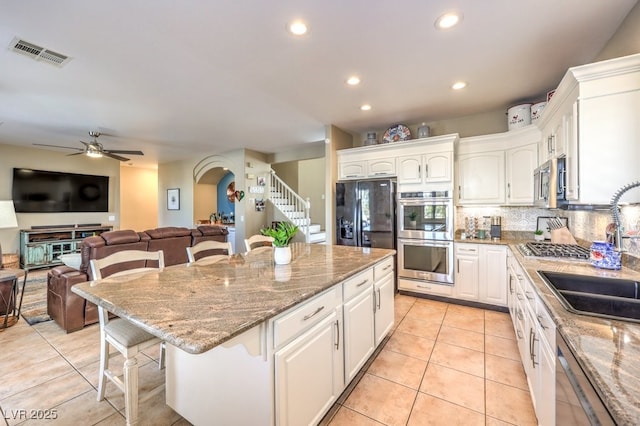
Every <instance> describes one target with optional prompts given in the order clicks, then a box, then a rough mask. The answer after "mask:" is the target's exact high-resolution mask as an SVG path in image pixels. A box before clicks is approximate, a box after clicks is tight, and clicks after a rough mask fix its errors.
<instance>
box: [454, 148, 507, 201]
mask: <svg viewBox="0 0 640 426" xmlns="http://www.w3.org/2000/svg"><path fill="white" fill-rule="evenodd" d="M504 172H505V170H504V151H492V152H479V153H475V154H466V155H460V156H459V157H458V198H457V201H458V205H467V204H502V203H504V194H505V187H504V181H505V180H504Z"/></svg>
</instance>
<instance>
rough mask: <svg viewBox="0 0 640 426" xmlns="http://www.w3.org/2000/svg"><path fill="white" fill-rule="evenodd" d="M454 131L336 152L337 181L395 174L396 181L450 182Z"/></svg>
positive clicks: (419, 182)
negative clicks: (441, 134)
mask: <svg viewBox="0 0 640 426" xmlns="http://www.w3.org/2000/svg"><path fill="white" fill-rule="evenodd" d="M458 139H459V138H458V135H457V134H451V135H444V136H435V137H431V138H424V139H416V140H412V141H405V142H402V143H394V144H381V145H371V146H362V147H358V148H350V149H342V150H339V151H337V156H338V178H339V179H341V180H348V179H363V178H377V177H392V176H397V177H398V184H405V185H407V184H408V185H413V184H425V183H450V182H451V181H452V170H453V147H454V144H455V142H456V141H457V140H458Z"/></svg>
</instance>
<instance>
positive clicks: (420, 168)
mask: <svg viewBox="0 0 640 426" xmlns="http://www.w3.org/2000/svg"><path fill="white" fill-rule="evenodd" d="M418 177H419V178H422V166H418Z"/></svg>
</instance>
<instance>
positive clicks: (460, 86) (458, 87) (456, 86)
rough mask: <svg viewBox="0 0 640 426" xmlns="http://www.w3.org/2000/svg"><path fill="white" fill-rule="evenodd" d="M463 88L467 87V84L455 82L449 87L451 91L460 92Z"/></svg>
mask: <svg viewBox="0 0 640 426" xmlns="http://www.w3.org/2000/svg"><path fill="white" fill-rule="evenodd" d="M465 87H467V83H465V82H464V81H457V82H455V83H453V85H452V86H451V88H452V89H453V90H462V89H464V88H465Z"/></svg>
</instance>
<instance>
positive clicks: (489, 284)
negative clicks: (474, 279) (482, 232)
mask: <svg viewBox="0 0 640 426" xmlns="http://www.w3.org/2000/svg"><path fill="white" fill-rule="evenodd" d="M480 259H481V260H480V263H479V272H480V273H479V276H480V283H481V285H480V294H479V299H478V300H479V301H480V302H483V303H489V304H491V305H497V306H507V247H506V246H502V245H493V244H483V245H481V246H480Z"/></svg>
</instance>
